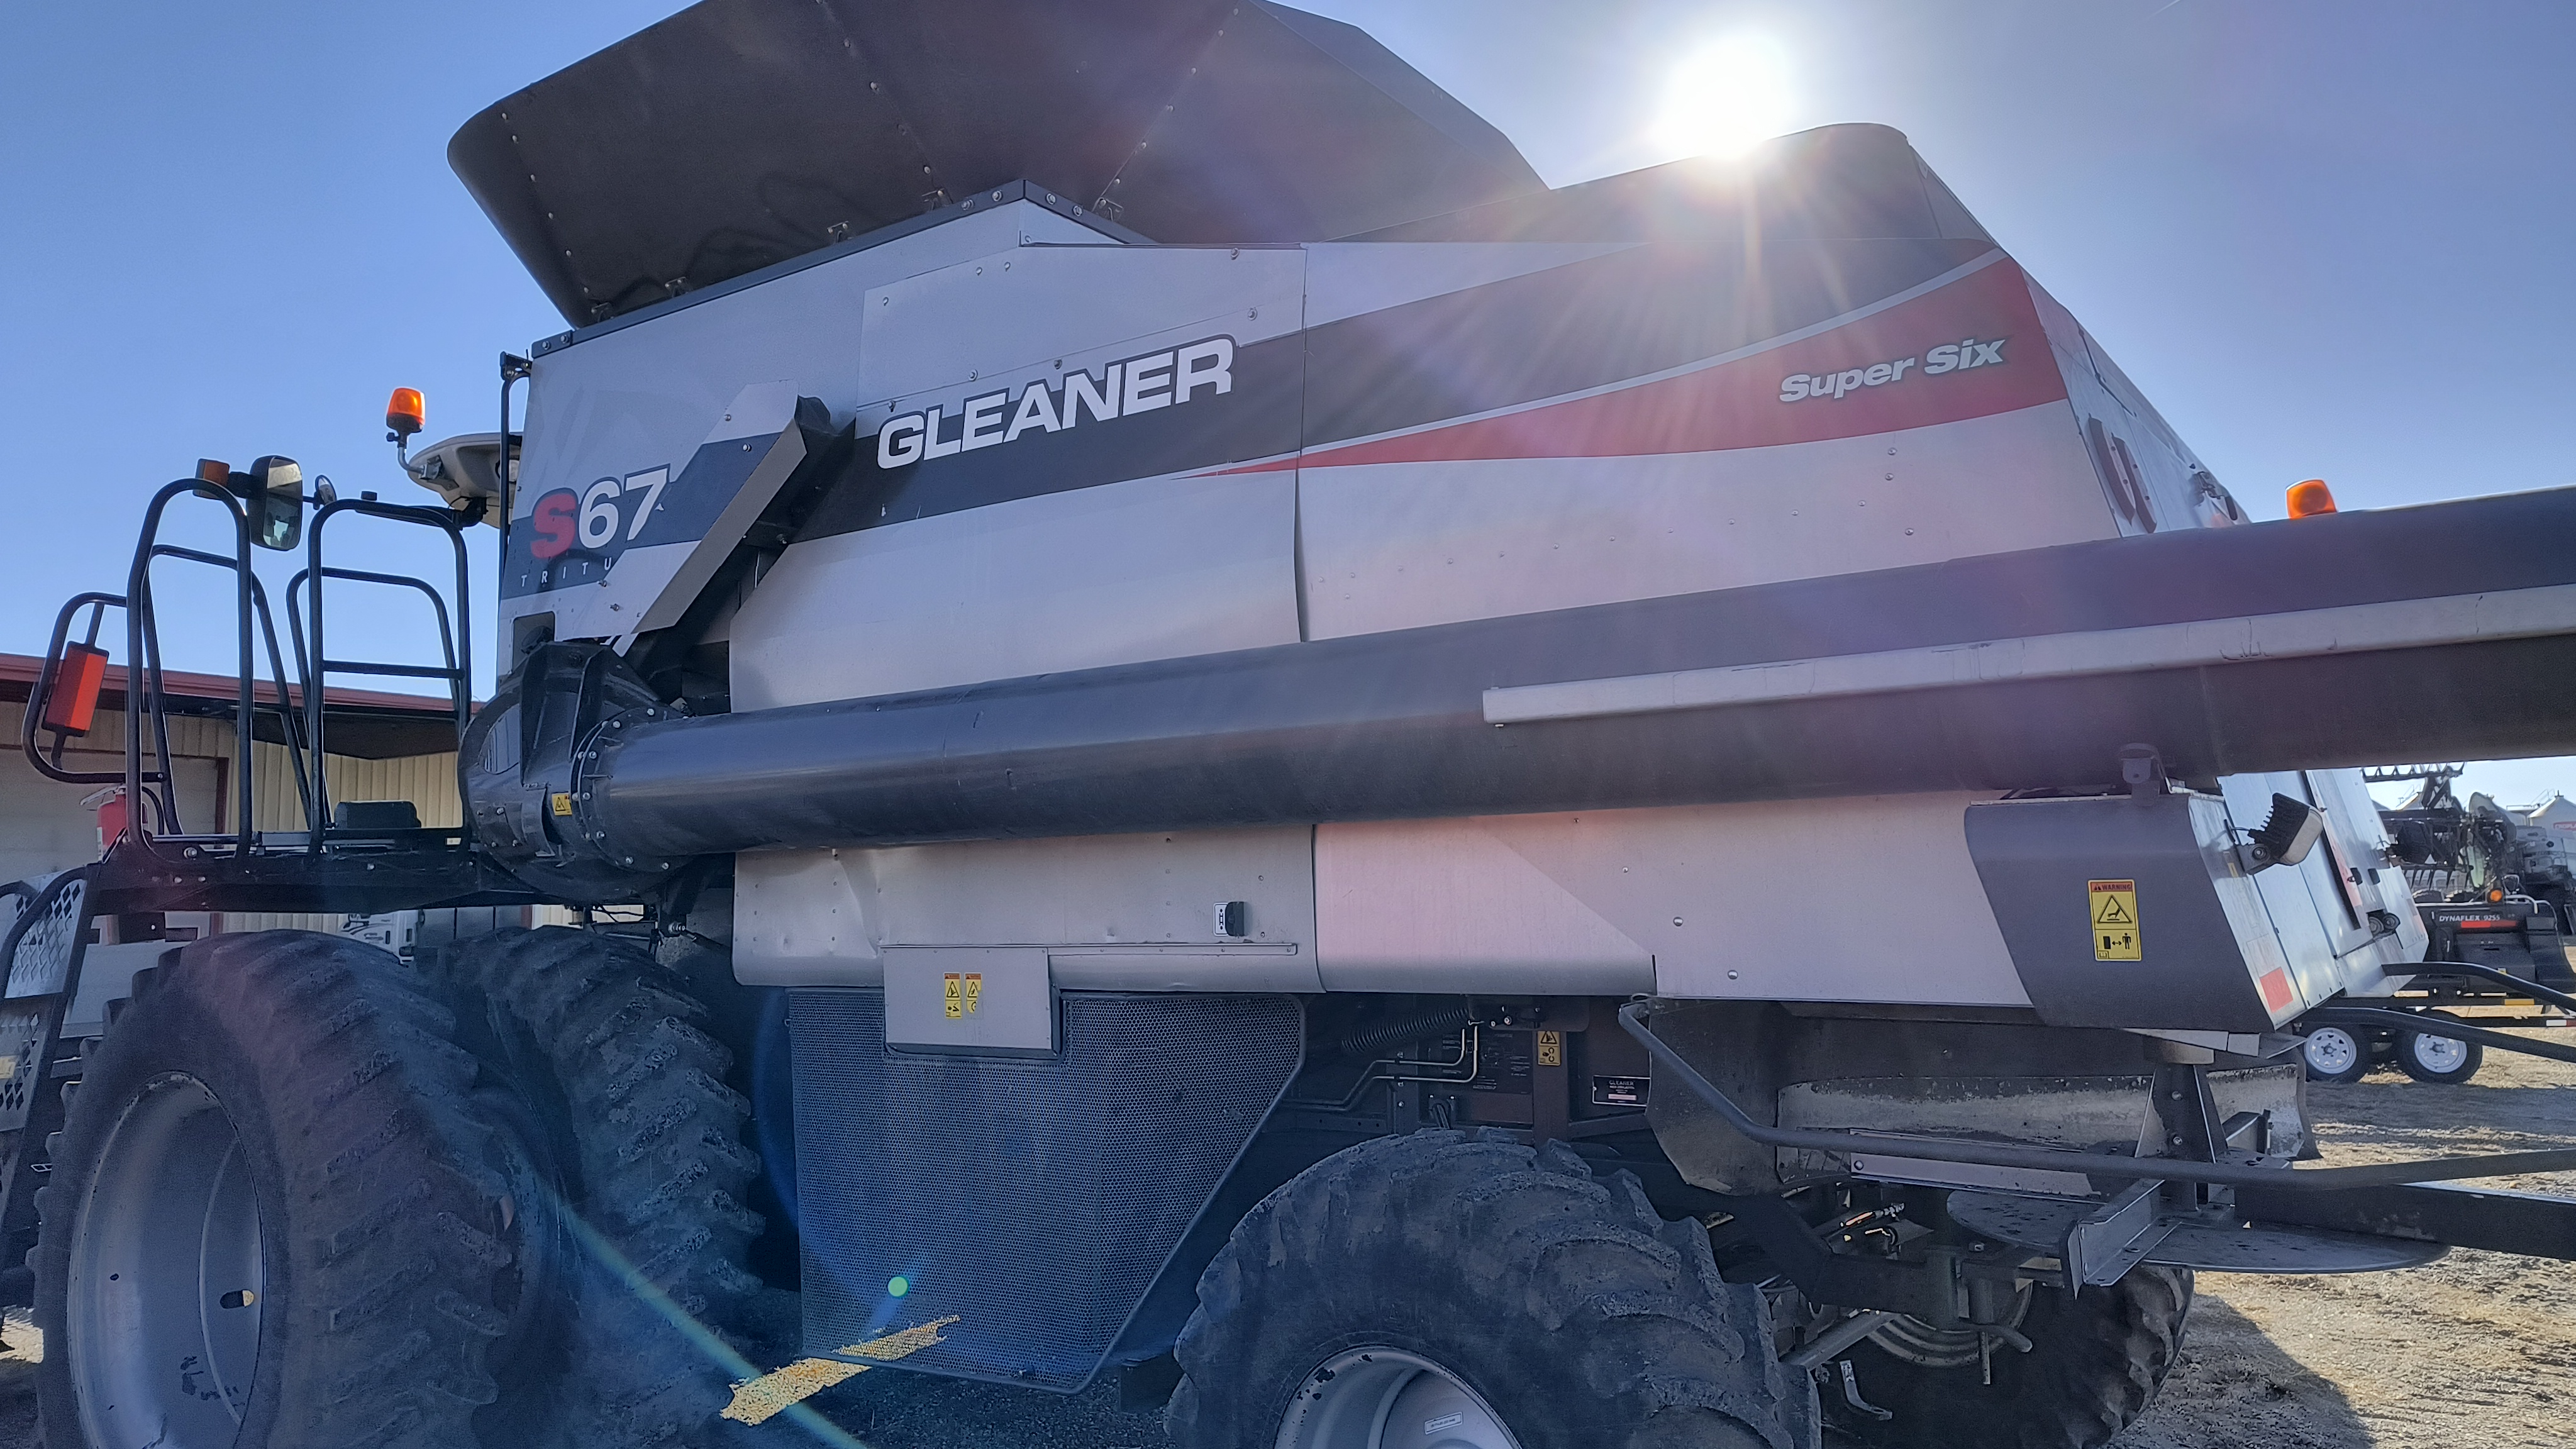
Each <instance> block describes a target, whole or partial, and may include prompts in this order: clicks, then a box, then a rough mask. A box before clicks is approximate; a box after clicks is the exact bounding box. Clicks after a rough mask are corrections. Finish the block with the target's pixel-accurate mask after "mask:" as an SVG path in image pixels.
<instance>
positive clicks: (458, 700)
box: [287, 498, 474, 855]
mask: <svg viewBox="0 0 2576 1449" xmlns="http://www.w3.org/2000/svg"><path fill="white" fill-rule="evenodd" d="M344 513H358V514H364V515H366V516H367V517H370V518H382V519H386V520H388V521H390V522H394V523H409V524H416V525H420V526H423V527H429V528H435V529H438V530H440V531H442V532H444V533H445V534H446V535H447V539H448V542H449V544H450V545H452V546H453V548H454V549H455V553H456V628H455V632H454V633H453V634H452V635H451V634H450V633H449V632H448V628H447V610H446V608H445V606H444V604H443V603H440V601H439V597H438V591H437V590H435V589H433V588H431V587H430V586H429V585H428V584H427V583H426V582H424V581H422V580H420V579H415V578H410V577H408V576H405V575H383V576H376V577H373V578H366V579H364V580H363V581H367V582H376V583H399V584H405V585H409V586H412V587H416V588H418V589H420V590H421V591H422V592H424V593H426V594H428V595H429V596H430V599H431V601H432V603H433V604H438V605H439V607H438V617H439V634H440V636H441V647H442V651H443V654H444V657H445V658H446V660H447V665H448V668H447V673H448V676H449V680H448V685H449V695H450V698H451V700H452V702H453V704H454V707H455V711H456V737H457V741H458V744H459V747H460V748H461V747H462V745H463V742H464V739H465V727H466V725H467V724H469V723H471V722H472V720H473V712H474V688H473V684H472V666H471V665H470V664H460V663H459V662H458V661H459V660H460V659H464V658H467V657H468V656H467V655H466V654H465V653H464V652H463V650H460V649H459V648H458V647H457V646H456V645H455V644H454V643H452V642H450V641H451V640H460V639H461V640H462V641H464V647H465V649H471V648H472V645H473V628H472V624H471V615H470V613H469V612H468V611H469V610H470V609H471V607H472V598H473V595H472V587H473V586H472V582H471V580H470V579H469V578H468V576H467V564H468V559H467V555H466V551H465V529H464V525H463V524H462V523H461V522H460V521H459V520H458V518H457V516H456V515H455V514H454V513H453V512H451V511H449V510H447V509H444V508H422V507H417V506H411V505H404V504H396V503H379V502H377V501H375V500H374V499H370V498H339V499H334V500H332V501H331V502H329V503H325V504H323V505H322V506H321V507H320V508H318V509H316V510H314V514H313V522H312V525H311V526H310V527H309V528H307V529H305V531H304V548H305V565H304V568H303V569H302V570H300V571H298V572H297V574H296V576H295V578H296V582H297V583H298V584H300V585H301V586H302V587H303V589H304V590H305V592H306V596H307V598H308V599H309V601H310V608H309V610H308V611H306V612H305V613H303V614H302V616H301V620H302V627H301V628H300V629H298V630H297V645H296V656H297V659H298V660H299V662H300V664H301V667H303V668H305V669H307V670H309V671H310V675H309V677H308V679H307V680H306V688H305V691H304V737H305V739H306V740H307V741H308V742H309V744H310V747H311V749H312V751H313V774H314V789H313V793H312V795H311V796H310V797H309V798H308V799H307V800H306V802H305V812H306V819H307V820H308V822H309V824H310V828H309V829H308V830H307V832H306V835H305V849H306V851H307V852H308V853H310V854H315V855H319V854H320V853H321V852H322V845H323V833H324V831H325V830H326V829H327V828H328V825H327V817H328V816H329V814H330V812H331V801H330V790H329V786H328V782H327V781H325V780H324V778H323V767H322V761H323V757H324V755H325V753H326V748H325V737H324V722H323V710H322V705H323V697H324V696H325V695H326V694H327V693H328V692H329V680H330V675H331V673H332V670H333V667H334V663H335V661H333V660H332V659H331V657H330V655H329V654H328V652H327V651H325V650H324V649H323V647H322V642H323V633H322V583H323V580H325V579H328V578H343V577H356V576H362V575H363V571H360V570H352V569H333V568H330V567H327V566H326V565H324V563H323V562H322V529H323V526H324V525H325V524H327V523H329V522H330V521H331V520H332V519H333V518H336V517H338V516H340V515H341V514H344ZM287 610H288V614H289V616H290V618H295V617H297V610H296V608H295V604H294V600H293V599H292V597H290V598H289V600H288V602H287ZM351 672H354V671H351Z"/></svg>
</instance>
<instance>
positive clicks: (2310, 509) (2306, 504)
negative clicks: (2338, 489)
mask: <svg viewBox="0 0 2576 1449" xmlns="http://www.w3.org/2000/svg"><path fill="white" fill-rule="evenodd" d="M2334 511H2335V502H2334V490H2333V489H2331V488H2328V487H2327V486H2326V480H2324V479H2323V478H2311V479H2309V480H2307V481H2306V482H2304V483H2293V484H2291V485H2290V516H2291V517H2292V518H2314V517H2316V516H2317V515H2319V514H2321V513H2332V512H2334Z"/></svg>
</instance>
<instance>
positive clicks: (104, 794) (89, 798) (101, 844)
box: [81, 785, 126, 856]
mask: <svg viewBox="0 0 2576 1449" xmlns="http://www.w3.org/2000/svg"><path fill="white" fill-rule="evenodd" d="M81 803H82V804H83V805H86V806H89V807H90V808H91V809H94V810H96V811H97V812H98V853H99V854H100V855H101V856H104V855H106V854H107V848H108V847H109V846H111V845H113V844H115V843H116V837H118V836H120V835H123V834H124V833H125V819H126V814H125V787H124V786H123V785H110V786H108V787H107V788H106V789H104V790H101V791H99V792H98V793H96V794H94V795H86V796H83V797H82V798H81Z"/></svg>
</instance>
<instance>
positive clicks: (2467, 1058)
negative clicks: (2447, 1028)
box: [2397, 1011, 2487, 1086]
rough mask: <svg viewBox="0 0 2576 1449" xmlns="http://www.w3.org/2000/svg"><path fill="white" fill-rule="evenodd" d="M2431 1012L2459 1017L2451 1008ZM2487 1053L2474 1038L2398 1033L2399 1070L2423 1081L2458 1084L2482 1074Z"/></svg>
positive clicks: (2407, 1032) (2446, 1017)
mask: <svg viewBox="0 0 2576 1449" xmlns="http://www.w3.org/2000/svg"><path fill="white" fill-rule="evenodd" d="M2427 1014H2428V1015H2432V1016H2439V1017H2442V1018H2444V1019H2446V1020H2456V1019H2457V1018H2454V1017H2452V1016H2451V1014H2450V1013H2449V1012H2447V1011H2437V1012H2430V1013H2427ZM2486 1056H2487V1053H2486V1048H2485V1047H2483V1046H2480V1045H2479V1044H2478V1043H2476V1042H2473V1041H2460V1040H2458V1039H2456V1038H2453V1037H2447V1036H2435V1035H2433V1034H2432V1033H2430V1032H2422V1031H2401V1032H2399V1033H2398V1034H2397V1070H2399V1071H2401V1072H2404V1073H2405V1074H2406V1075H2408V1076H2410V1077H2413V1078H2414V1079H2415V1080H2417V1081H2419V1082H2434V1083H2438V1084H2440V1085H2443V1086H2457V1085H2458V1084H2460V1083H2462V1082H2465V1081H2467V1080H2468V1079H2469V1078H2471V1077H2474V1076H2476V1075H2477V1074H2478V1068H2479V1067H2481V1066H2483V1065H2485V1064H2486Z"/></svg>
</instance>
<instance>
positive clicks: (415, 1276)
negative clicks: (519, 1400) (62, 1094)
mask: <svg viewBox="0 0 2576 1449" xmlns="http://www.w3.org/2000/svg"><path fill="white" fill-rule="evenodd" d="M453 1025H454V1021H453V1018H452V1017H451V1016H450V1015H449V1014H448V1013H447V1012H446V1011H444V1010H443V1009H442V1008H440V1007H439V1006H438V1005H437V1004H435V1003H434V1002H432V1001H431V1000H429V999H428V997H427V996H425V995H424V994H423V993H422V992H421V991H420V990H419V989H418V987H417V985H416V984H415V983H414V982H413V980H412V979H411V977H410V973H409V972H408V971H406V970H405V969H404V968H403V967H402V965H401V964H400V963H399V962H397V961H395V959H394V958H393V957H391V956H389V955H387V954H385V953H384V952H382V951H379V950H376V949H375V948H374V947H371V946H366V945H362V944H359V943H357V942H352V941H344V940H341V939H339V938H337V937H332V936H322V935H315V934H312V933H309V932H302V931H268V932H262V933H259V934H255V935H238V936H218V937H215V938H213V939H211V940H207V941H200V942H196V943H194V944H191V945H188V946H186V947H183V948H181V950H180V951H179V953H178V959H177V960H176V962H175V963H174V964H172V965H170V966H167V967H156V968H151V969H148V970H146V971H143V972H140V973H138V974H137V975H136V978H135V983H134V996H133V999H132V1001H131V1004H130V1007H129V1009H128V1010H126V1011H125V1012H124V1013H123V1014H122V1015H121V1016H119V1017H118V1018H117V1022H116V1026H115V1028H114V1029H113V1030H112V1031H110V1032H109V1033H108V1035H107V1037H106V1039H105V1041H104V1042H102V1043H101V1044H100V1046H99V1049H98V1050H97V1052H96V1053H95V1054H94V1055H92V1056H91V1057H90V1059H89V1061H88V1063H87V1065H86V1068H85V1070H84V1072H83V1074H82V1080H81V1084H80V1090H79V1092H78V1094H77V1095H76V1096H75V1097H74V1098H73V1099H72V1103H71V1110H70V1114H69V1118H68V1120H67V1121H66V1123H65V1125H64V1130H63V1133H62V1137H61V1140H60V1142H59V1144H58V1147H57V1150H56V1151H55V1152H54V1153H53V1172H52V1174H51V1181H50V1182H49V1183H48V1184H47V1185H46V1187H44V1188H43V1189H42V1190H41V1191H39V1193H38V1194H37V1206H38V1209H39V1211H40V1213H41V1214H42V1219H43V1221H42V1227H41V1230H40V1233H39V1237H38V1242H37V1247H36V1249H35V1252H34V1253H33V1254H32V1255H31V1259H32V1264H33V1266H34V1268H35V1270H36V1322H37V1325H38V1326H39V1327H40V1328H41V1329H42V1330H43V1332H44V1336H45V1342H46V1344H47V1346H48V1349H49V1351H48V1352H47V1353H46V1355H45V1358H44V1362H43V1364H42V1365H41V1367H40V1369H39V1373H38V1379H37V1395H38V1400H39V1403H40V1405H41V1411H42V1413H43V1417H44V1425H45V1442H46V1443H47V1444H49V1445H51V1446H52V1449H137V1446H142V1445H147V1444H149V1445H154V1446H157V1449H230V1446H233V1445H237V1444H238V1445H244V1446H251V1445H255V1446H259V1449H347V1446H359V1445H363V1446H367V1449H452V1446H455V1445H459V1444H471V1443H472V1442H473V1434H472V1429H471V1420H472V1416H473V1415H474V1413H475V1412H476V1411H477V1410H478V1409H479V1408H480V1407H482V1406H483V1405H485V1404H488V1403H490V1402H492V1401H493V1400H494V1399H495V1398H496V1397H497V1396H498V1394H499V1388H498V1385H497V1383H496V1381H495V1379H494V1377H493V1374H492V1371H491V1365H490V1363H489V1362H488V1360H489V1359H490V1358H491V1357H492V1356H493V1355H494V1351H495V1348H496V1345H498V1344H499V1343H500V1342H501V1341H502V1339H503V1338H504V1336H505V1335H506V1334H507V1332H508V1330H509V1326H510V1321H511V1320H510V1316H509V1313H508V1311H507V1310H508V1307H509V1299H510V1293H509V1287H508V1284H507V1281H506V1278H505V1275H506V1273H507V1272H508V1270H509V1269H510V1268H511V1267H512V1266H513V1264H514V1262H515V1259H516V1256H517V1255H516V1252H515V1246H516V1245H515V1242H514V1237H513V1233H512V1228H511V1226H510V1225H511V1222H512V1219H513V1217H514V1215H513V1214H512V1213H511V1212H510V1211H508V1206H507V1186H506V1179H505V1177H504V1176H503V1175H502V1174H501V1173H499V1172H497V1171H495V1169H494V1167H493V1165H492V1161H491V1154H492V1150H493V1147H494V1143H493V1140H492V1137H491V1134H490V1133H489V1132H488V1131H487V1130H486V1129H485V1127H484V1126H483V1125H482V1124H481V1123H480V1122H479V1121H478V1120H477V1118H476V1116H475V1114H474V1113H473V1111H472V1110H471V1108H470V1104H469V1098H468V1093H469V1091H470V1089H471V1088H472V1085H473V1082H474V1078H475V1073H476V1068H475V1063H474V1059H473V1058H472V1057H471V1056H469V1055H468V1054H466V1053H465V1052H463V1051H461V1050H459V1049H458V1048H457V1047H456V1046H455V1045H454V1044H453V1042H452V1041H451V1040H450V1039H449V1033H450V1031H451V1029H452V1028H453Z"/></svg>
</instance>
